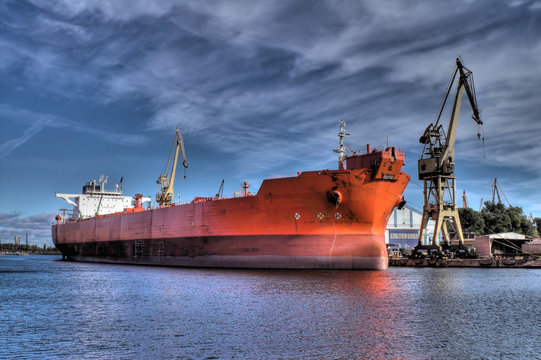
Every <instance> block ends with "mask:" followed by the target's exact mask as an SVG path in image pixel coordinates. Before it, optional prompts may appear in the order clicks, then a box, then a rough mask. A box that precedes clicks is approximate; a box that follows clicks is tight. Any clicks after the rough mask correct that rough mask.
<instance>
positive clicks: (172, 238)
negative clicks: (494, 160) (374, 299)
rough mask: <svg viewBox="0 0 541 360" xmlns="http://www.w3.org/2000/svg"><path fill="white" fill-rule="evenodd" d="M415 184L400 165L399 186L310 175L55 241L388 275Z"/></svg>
mask: <svg viewBox="0 0 541 360" xmlns="http://www.w3.org/2000/svg"><path fill="white" fill-rule="evenodd" d="M400 165H402V164H400ZM400 167H401V166H400ZM408 181H409V175H406V174H404V173H402V172H399V170H397V169H396V168H395V170H394V175H393V177H392V180H389V179H381V178H377V177H376V175H375V172H372V171H367V169H365V168H362V169H352V170H324V171H313V172H303V173H300V174H299V175H298V176H296V177H291V178H281V179H269V180H264V181H263V183H262V184H261V187H260V189H259V191H258V193H257V194H256V195H253V196H244V197H240V198H230V199H219V200H216V199H205V200H204V201H198V202H193V203H189V204H183V205H174V206H167V207H159V208H155V209H149V210H144V211H138V212H131V213H127V212H125V213H119V214H113V215H106V216H101V217H95V218H91V219H86V220H80V221H72V222H66V223H59V224H55V225H53V227H52V237H53V241H54V243H55V245H56V247H57V248H58V249H59V250H60V251H61V252H62V254H63V255H64V256H65V257H66V258H68V259H71V260H77V261H91V262H106V263H124V264H144V265H165V266H188V267H222V268H281V269H385V268H387V263H388V259H387V250H386V245H385V236H384V232H385V227H386V224H387V220H388V218H389V216H390V214H391V212H392V210H393V208H394V207H395V206H397V205H398V203H399V202H400V201H401V199H402V193H403V191H404V189H405V187H406V185H407V183H408Z"/></svg>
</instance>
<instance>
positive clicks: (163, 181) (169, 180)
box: [156, 128, 188, 206]
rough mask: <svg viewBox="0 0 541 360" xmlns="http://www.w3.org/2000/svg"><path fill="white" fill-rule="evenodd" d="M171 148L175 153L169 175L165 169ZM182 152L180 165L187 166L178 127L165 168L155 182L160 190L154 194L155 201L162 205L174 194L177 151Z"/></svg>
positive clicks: (171, 152) (167, 166)
mask: <svg viewBox="0 0 541 360" xmlns="http://www.w3.org/2000/svg"><path fill="white" fill-rule="evenodd" d="M173 149H175V155H174V158H173V164H172V166H171V175H170V176H169V175H168V174H167V169H169V163H170V162H171V155H172V154H173ZM179 150H180V153H181V154H182V165H183V166H184V168H187V167H188V162H187V160H186V153H185V152H184V141H183V139H182V135H180V131H179V130H178V128H177V129H176V133H175V138H174V139H173V145H172V146H171V151H170V152H169V158H168V159H167V165H165V170H164V171H163V173H161V174H160V176H159V177H158V180H156V184H158V185H160V192H159V193H157V194H156V202H157V203H158V204H160V205H161V206H163V205H171V202H172V200H173V197H174V195H175V193H174V191H173V185H174V184H175V175H176V172H177V161H178V152H179Z"/></svg>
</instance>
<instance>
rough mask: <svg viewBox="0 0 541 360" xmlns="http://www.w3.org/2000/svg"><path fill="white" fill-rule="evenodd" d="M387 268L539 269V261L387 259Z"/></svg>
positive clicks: (507, 259) (502, 259) (509, 259)
mask: <svg viewBox="0 0 541 360" xmlns="http://www.w3.org/2000/svg"><path fill="white" fill-rule="evenodd" d="M389 266H411V267H468V268H474V267H475V268H479V267H480V268H530V269H531V268H533V269H538V268H541V259H538V258H535V259H524V258H518V259H517V258H484V259H483V258H481V259H430V258H424V259H409V258H402V259H389Z"/></svg>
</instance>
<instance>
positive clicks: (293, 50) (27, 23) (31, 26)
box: [0, 0, 541, 210]
mask: <svg viewBox="0 0 541 360" xmlns="http://www.w3.org/2000/svg"><path fill="white" fill-rule="evenodd" d="M0 6H2V8H0V10H2V13H5V14H7V15H6V16H4V17H3V19H1V20H0V26H1V30H3V31H2V33H4V34H7V35H5V36H3V37H2V38H0V60H2V61H1V63H0V70H2V71H3V72H5V73H8V72H9V73H19V75H20V77H21V78H22V79H26V81H27V82H31V83H32V86H34V87H36V88H38V89H40V90H42V91H43V92H44V93H46V94H47V96H51V97H58V98H61V99H65V100H66V101H70V100H74V99H75V100H77V99H85V101H88V102H91V103H93V104H96V106H109V105H111V104H116V103H119V102H123V101H124V102H130V103H132V104H133V106H137V105H138V104H144V105H145V106H146V107H148V109H149V115H148V118H147V119H146V120H145V124H144V126H143V129H144V130H143V131H145V133H144V134H125V135H122V136H117V135H113V134H112V133H111V132H110V131H107V127H106V126H104V127H103V128H97V129H94V130H90V129H92V128H93V127H89V126H86V125H87V124H84V122H82V121H81V122H75V121H67V120H65V119H64V118H63V117H60V119H59V118H54V119H52V120H51V119H50V118H49V119H50V120H51V121H49V122H47V121H45V122H42V121H41V120H40V121H37V122H33V121H26V122H25V125H26V128H25V132H24V134H23V135H20V136H17V137H16V138H14V139H12V140H9V141H8V142H5V143H4V144H2V145H0V146H2V150H5V152H7V153H8V154H9V153H10V152H12V151H13V150H14V149H16V148H17V147H18V146H21V145H22V144H24V143H26V142H28V141H30V139H31V138H32V136H33V135H35V134H37V133H38V132H39V131H40V129H41V130H42V129H44V128H46V127H57V128H60V127H62V128H65V129H70V130H73V131H75V132H78V133H81V134H90V135H91V136H94V137H100V138H103V139H105V140H106V141H108V142H115V141H119V142H121V143H123V144H126V145H133V144H136V143H140V142H141V141H145V140H147V141H148V140H149V139H151V138H152V136H154V135H153V134H160V136H162V134H164V133H166V132H167V133H170V130H171V128H173V127H174V126H179V127H180V129H181V131H182V133H183V134H184V135H185V138H187V139H197V143H198V144H200V146H201V147H204V148H205V149H209V151H212V152H213V154H218V155H224V156H228V157H232V158H233V159H234V160H231V164H232V167H233V168H239V167H240V166H241V164H242V165H243V166H244V167H245V168H247V169H249V170H246V171H249V172H250V173H252V174H254V176H256V175H257V174H259V173H260V172H263V171H264V172H266V173H272V172H273V171H281V170H284V168H286V167H287V169H285V170H292V169H295V170H296V169H305V168H306V167H307V166H308V165H307V164H309V165H311V166H310V167H312V166H316V165H317V166H330V165H333V164H334V163H335V161H336V160H335V154H333V153H332V152H331V151H330V150H331V149H332V148H333V147H334V146H335V144H336V131H337V122H338V119H341V118H342V119H345V120H346V121H347V122H348V126H349V127H348V131H349V132H350V133H351V134H352V135H354V136H352V137H351V138H350V139H348V141H349V142H350V144H351V145H352V146H353V147H358V148H360V147H362V146H363V145H364V143H368V142H370V143H374V145H379V144H384V143H385V142H386V139H387V137H389V138H390V139H391V143H393V144H396V145H398V146H399V147H403V148H406V150H407V152H408V158H409V159H412V161H410V162H411V163H412V164H414V163H415V161H414V159H415V158H416V157H418V155H419V153H420V151H421V146H420V145H419V144H418V142H417V141H418V137H419V136H420V134H421V132H422V131H423V130H424V128H425V127H426V126H427V125H428V124H429V123H430V122H432V121H434V120H435V116H436V114H437V111H438V108H439V105H440V102H441V100H442V98H443V95H444V92H445V88H446V85H447V82H448V80H449V77H450V75H451V73H452V70H453V66H454V59H455V58H456V57H457V56H462V57H463V59H464V63H465V65H466V66H467V67H469V68H470V69H471V70H472V71H473V72H474V75H475V79H476V88H477V94H478V100H479V105H480V107H481V110H482V118H483V120H484V121H485V124H486V125H485V126H484V128H483V133H484V135H485V137H486V140H487V142H486V153H487V160H488V161H489V163H488V164H487V163H483V164H482V165H480V166H481V167H483V168H487V169H488V168H497V170H494V171H500V172H502V173H506V174H507V176H508V177H509V178H511V177H512V175H511V173H512V171H509V169H513V171H523V172H524V174H525V176H533V177H539V176H541V168H539V167H535V168H533V167H529V168H528V169H525V168H526V167H527V166H528V162H529V160H528V159H532V158H539V156H540V155H541V146H540V145H538V134H539V126H538V125H537V124H538V119H539V117H540V116H541V110H540V107H539V106H538V105H537V99H536V97H535V96H534V95H533V94H536V93H537V92H538V90H539V88H540V87H541V63H540V62H539V59H540V58H541V37H539V34H540V33H541V23H540V20H539V19H540V18H541V16H540V15H541V6H539V2H537V1H513V2H499V3H494V2H490V1H476V2H472V1H467V0H464V1H445V2H425V1H413V2H408V4H405V3H404V2H402V1H398V0H397V1H388V2H385V4H380V3H377V2H371V1H355V2H353V1H352V2H345V3H344V2H336V1H332V0H329V1H317V2H314V1H295V2H291V1H274V2H264V1H255V2H254V1H245V0H237V1H228V2H224V3H212V4H208V3H205V2H200V1H183V2H181V3H179V2H178V1H167V0H160V1H153V2H147V1H131V0H130V1H128V0H120V1H115V2H114V3H111V2H110V1H106V0H89V1H78V2H74V1H69V0H64V1H58V2H55V3H43V2H40V1H32V2H30V5H28V6H26V8H24V7H18V8H15V7H13V6H10V5H9V4H6V3H5V4H3V5H0ZM21 9H23V10H21ZM6 53H10V54H13V57H12V58H10V59H8V58H4V57H5V55H1V54H6ZM463 103H464V105H463V109H462V115H461V120H460V121H461V123H460V125H459V130H458V137H457V147H456V155H457V159H458V160H457V161H459V162H458V163H457V164H460V161H462V162H463V163H464V164H465V165H468V164H470V163H473V162H475V161H478V159H479V157H478V156H477V155H476V154H478V153H479V144H478V143H476V142H475V141H474V139H475V133H476V132H477V131H478V129H477V128H476V127H475V126H474V125H473V123H471V121H470V120H469V119H468V115H469V112H470V109H469V107H468V105H466V101H463ZM0 111H2V109H0ZM11 111H15V110H14V109H13V108H11ZM19 115H20V113H19ZM41 115H42V117H43V115H51V116H55V114H53V113H51V114H41ZM119 121H122V120H119ZM124 121H125V120H124ZM123 125H124V126H125V127H130V126H131V124H130V123H129V122H127V121H125V123H124V124H123ZM156 136H157V135H156ZM262 159H264V161H262ZM457 169H458V171H459V172H460V171H464V172H466V168H465V167H464V170H462V167H461V165H459V166H458V167H457ZM410 172H413V173H415V172H416V169H415V168H414V167H412V168H411V169H410ZM462 176H464V175H462ZM466 176H469V175H467V174H466ZM517 192H518V191H517ZM535 194H537V195H539V197H541V194H540V193H539V192H538V191H537V192H535ZM540 210H541V209H540Z"/></svg>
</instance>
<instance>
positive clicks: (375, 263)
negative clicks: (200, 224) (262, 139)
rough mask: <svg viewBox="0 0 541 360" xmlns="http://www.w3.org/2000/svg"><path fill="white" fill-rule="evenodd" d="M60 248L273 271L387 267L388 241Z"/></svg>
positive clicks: (128, 260) (304, 239) (212, 241)
mask: <svg viewBox="0 0 541 360" xmlns="http://www.w3.org/2000/svg"><path fill="white" fill-rule="evenodd" d="M243 244H249V247H245V245H243ZM216 245H218V246H219V247H220V249H219V250H218V249H216ZM58 248H59V250H60V251H61V252H62V254H64V255H65V256H66V257H68V258H69V259H71V260H76V261H86V262H103V263H120V264H141V265H164V266H183V267H220V268H269V269H270V268H274V269H386V268H387V256H386V255H387V254H386V251H385V241H384V239H381V238H380V237H379V236H375V235H337V236H336V237H335V236H327V235H303V236H293V235H289V236H288V235H280V236H276V235H275V236H261V235H260V236H257V237H252V236H243V237H236V236H227V237H224V236H220V237H204V238H170V239H145V240H131V241H130V240H128V241H103V242H90V243H65V244H62V245H58Z"/></svg>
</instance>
